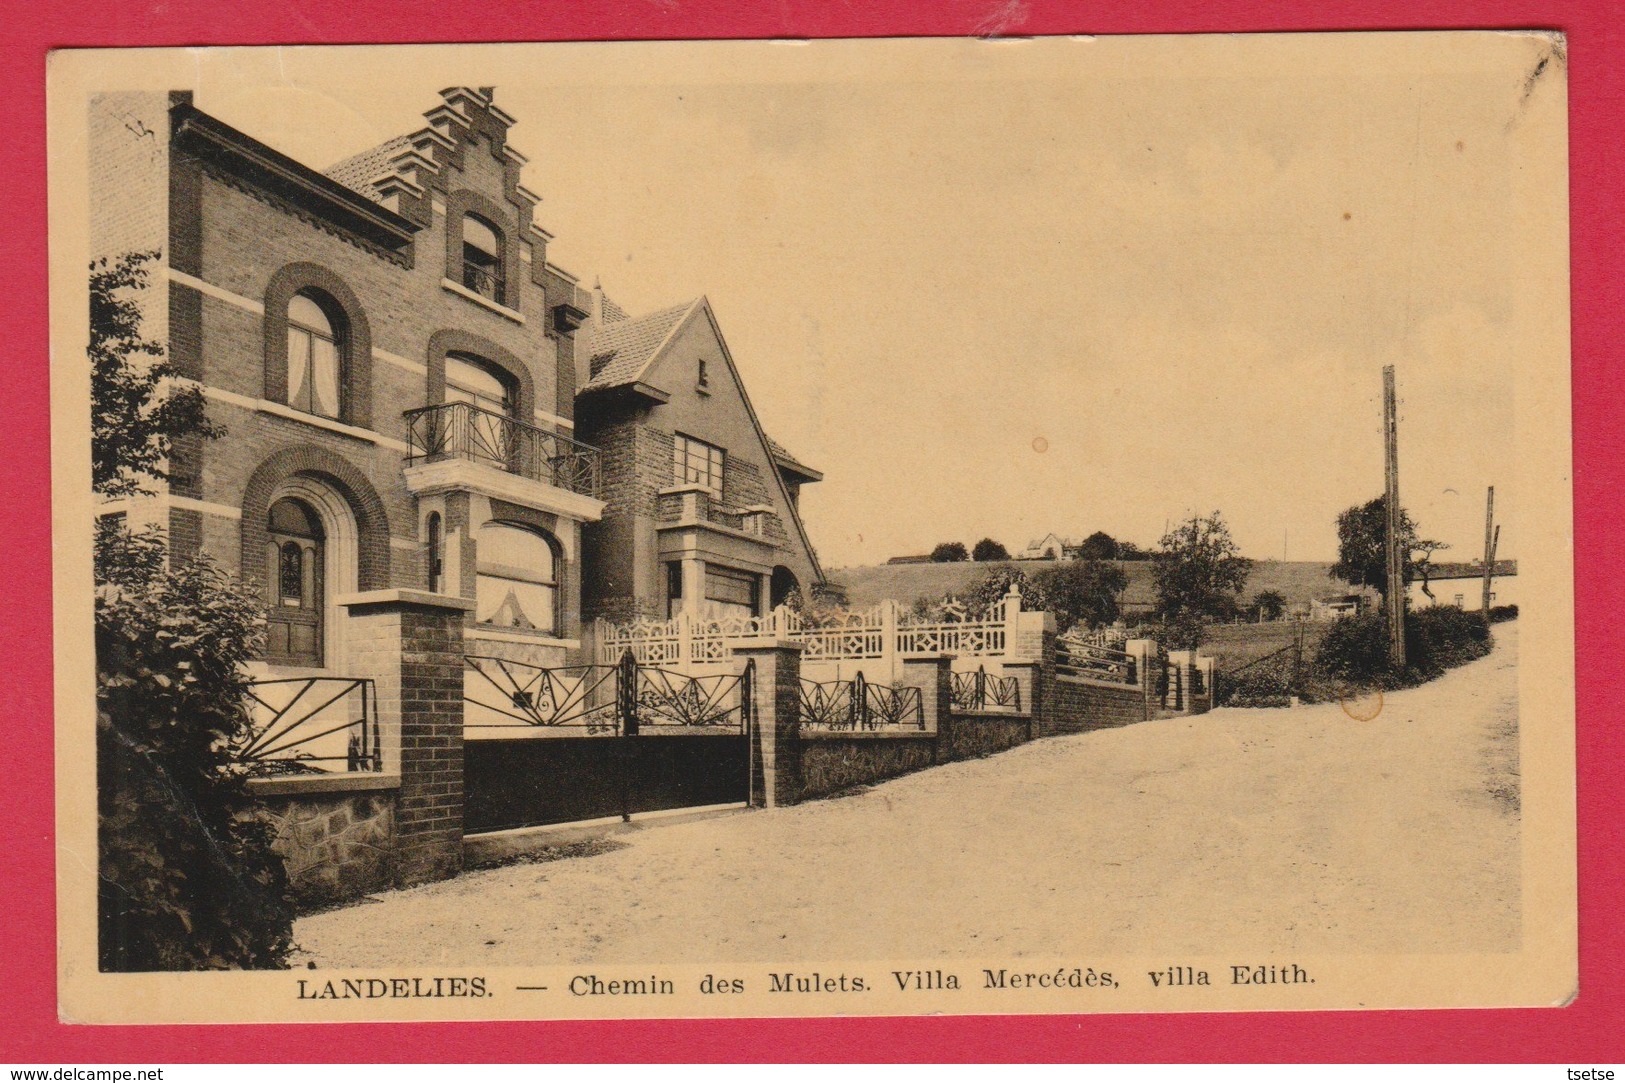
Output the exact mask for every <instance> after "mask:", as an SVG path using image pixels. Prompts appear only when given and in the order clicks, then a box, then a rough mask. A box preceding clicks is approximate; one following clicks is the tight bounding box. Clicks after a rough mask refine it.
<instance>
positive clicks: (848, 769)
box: [800, 733, 937, 800]
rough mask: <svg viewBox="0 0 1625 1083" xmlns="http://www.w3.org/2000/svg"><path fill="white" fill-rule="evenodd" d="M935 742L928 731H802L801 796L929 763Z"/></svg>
mask: <svg viewBox="0 0 1625 1083" xmlns="http://www.w3.org/2000/svg"><path fill="white" fill-rule="evenodd" d="M936 744H937V738H936V735H935V734H930V733H923V734H922V733H817V734H802V736H801V738H800V745H801V748H800V753H801V800H807V799H808V798H812V797H824V796H827V795H828V794H832V793H838V792H839V791H841V790H844V789H848V788H849V787H852V786H860V785H863V784H864V783H868V782H879V781H880V780H881V779H887V778H896V777H897V776H898V775H906V774H908V773H909V772H910V771H918V770H920V769H921V768H924V767H930V766H931V764H932V763H933V762H934V761H935V758H936V757H935V752H936Z"/></svg>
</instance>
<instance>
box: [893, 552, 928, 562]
mask: <svg viewBox="0 0 1625 1083" xmlns="http://www.w3.org/2000/svg"><path fill="white" fill-rule="evenodd" d="M886 563H887V564H929V563H931V554H930V553H919V554H917V555H915V556H911V557H892V558H891V559H890V560H888V561H886Z"/></svg>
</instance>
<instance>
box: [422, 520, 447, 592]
mask: <svg viewBox="0 0 1625 1083" xmlns="http://www.w3.org/2000/svg"><path fill="white" fill-rule="evenodd" d="M441 544H442V543H441V527H440V513H439V512H438V511H432V512H430V513H429V551H428V554H427V556H428V564H429V593H431V594H439V593H440V592H441V590H442V589H443V588H444V586H445V582H446V580H445V563H444V561H445V558H444V557H443V556H442V555H441Z"/></svg>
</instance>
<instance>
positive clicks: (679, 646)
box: [595, 593, 1021, 679]
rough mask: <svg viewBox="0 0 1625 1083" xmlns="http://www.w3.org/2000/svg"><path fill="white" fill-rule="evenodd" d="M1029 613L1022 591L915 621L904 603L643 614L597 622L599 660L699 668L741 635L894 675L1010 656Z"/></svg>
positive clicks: (827, 665) (819, 668)
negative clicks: (966, 613) (828, 613)
mask: <svg viewBox="0 0 1625 1083" xmlns="http://www.w3.org/2000/svg"><path fill="white" fill-rule="evenodd" d="M1020 614H1021V596H1020V595H1019V594H1014V593H1012V594H1009V595H1006V596H1005V598H1004V600H1003V601H1002V602H1000V603H999V604H998V605H996V606H994V607H993V609H992V610H991V611H990V612H989V613H988V614H987V615H986V616H984V617H983V618H982V619H980V620H964V621H930V622H925V621H913V620H909V619H908V618H906V617H903V616H902V615H901V614H900V612H899V609H898V606H897V603H896V602H889V601H888V602H882V603H881V604H880V605H878V606H875V607H874V608H872V609H867V610H862V611H858V612H849V613H842V614H840V615H838V616H836V617H833V618H829V619H826V620H822V621H817V620H810V619H808V618H806V617H804V616H802V615H801V614H800V613H797V612H795V611H793V610H791V609H789V608H787V607H783V606H781V607H779V608H777V609H775V610H773V611H772V612H771V613H768V614H767V615H765V616H761V617H729V618H700V617H693V616H690V615H688V614H679V615H678V616H676V617H674V618H672V619H671V620H663V621H656V620H638V621H633V622H631V623H629V624H611V623H609V622H606V621H599V622H597V624H596V625H595V636H596V641H597V659H598V661H599V663H600V664H611V663H613V662H614V661H615V660H616V659H618V658H619V657H620V656H621V655H622V654H624V653H625V652H627V651H631V652H632V655H633V657H635V658H636V659H637V661H638V664H640V665H650V666H658V667H665V668H672V669H678V670H681V671H683V672H696V671H698V670H700V669H703V668H704V667H720V666H724V665H726V664H727V663H728V662H729V660H730V659H731V657H732V652H731V651H730V650H729V648H728V641H729V640H733V639H751V638H777V639H789V640H794V641H795V642H797V643H800V644H801V646H802V655H801V664H802V668H803V669H804V670H813V671H816V672H821V673H825V672H834V673H835V674H836V675H837V676H842V674H841V670H842V669H843V668H844V667H846V666H847V665H849V664H861V665H862V668H863V670H864V671H865V672H869V673H878V674H883V675H884V676H885V677H886V678H888V679H895V678H896V677H898V676H899V675H900V672H901V670H900V666H901V660H902V659H903V658H904V657H905V656H907V655H911V654H952V655H955V656H956V657H958V658H962V659H970V658H975V659H989V660H994V661H996V660H997V659H1000V658H1004V657H1008V656H1010V654H1011V653H1012V651H1013V649H1014V647H1015V638H1014V635H1013V631H1014V628H1015V625H1016V622H1017V620H1018V619H1019V617H1020Z"/></svg>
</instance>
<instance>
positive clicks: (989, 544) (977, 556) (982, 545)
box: [970, 538, 1010, 561]
mask: <svg viewBox="0 0 1625 1083" xmlns="http://www.w3.org/2000/svg"><path fill="white" fill-rule="evenodd" d="M970 556H971V559H972V560H975V561H985V560H1009V559H1010V550H1008V549H1006V548H1005V547H1004V546H1003V545H1002V544H1000V543H999V542H996V541H994V540H993V539H992V538H983V539H982V540H981V541H979V542H977V543H976V547H975V548H974V549H972V550H971V552H970Z"/></svg>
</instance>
